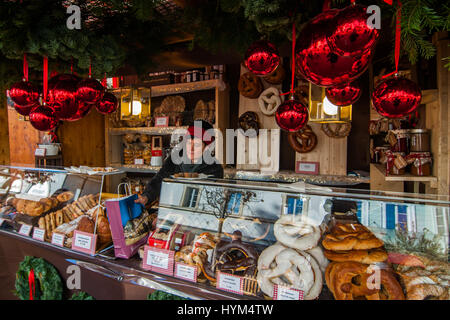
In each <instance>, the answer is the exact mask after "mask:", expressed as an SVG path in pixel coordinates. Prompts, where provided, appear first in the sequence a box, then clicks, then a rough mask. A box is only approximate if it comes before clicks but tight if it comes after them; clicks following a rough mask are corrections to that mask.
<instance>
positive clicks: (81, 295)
mask: <svg viewBox="0 0 450 320" xmlns="http://www.w3.org/2000/svg"><path fill="white" fill-rule="evenodd" d="M69 300H95V298H94V297H93V296H91V295H89V294H88V293H86V292H84V291H79V292H75V293H74V294H73V295H72V297H70V298H69Z"/></svg>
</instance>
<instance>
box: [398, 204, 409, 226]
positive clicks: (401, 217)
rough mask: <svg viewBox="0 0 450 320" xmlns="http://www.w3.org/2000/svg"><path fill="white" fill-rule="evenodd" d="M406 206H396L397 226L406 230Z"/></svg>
mask: <svg viewBox="0 0 450 320" xmlns="http://www.w3.org/2000/svg"><path fill="white" fill-rule="evenodd" d="M406 210H407V207H406V206H397V221H398V228H399V229H402V230H404V231H407V230H408V213H407V212H406Z"/></svg>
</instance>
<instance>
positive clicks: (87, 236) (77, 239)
mask: <svg viewBox="0 0 450 320" xmlns="http://www.w3.org/2000/svg"><path fill="white" fill-rule="evenodd" d="M96 242H97V235H96V234H93V233H87V232H83V231H79V230H75V231H74V232H73V240H72V249H73V250H76V251H80V252H84V253H88V254H94V253H95V245H96Z"/></svg>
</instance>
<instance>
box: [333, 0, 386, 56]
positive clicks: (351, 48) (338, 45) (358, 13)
mask: <svg viewBox="0 0 450 320" xmlns="http://www.w3.org/2000/svg"><path fill="white" fill-rule="evenodd" d="M369 16H370V15H369V14H368V13H367V7H366V6H362V5H359V4H355V2H354V1H352V4H351V5H350V6H348V7H346V8H344V9H342V10H340V11H339V12H338V14H337V15H336V16H335V17H334V19H333V21H332V23H331V26H330V28H329V30H328V32H327V43H328V45H329V46H330V48H331V50H332V51H333V52H334V53H336V54H338V55H340V56H361V55H363V54H364V53H367V52H369V53H371V51H372V50H374V47H375V44H376V42H377V40H378V37H379V36H380V31H379V30H378V29H376V28H372V27H371V26H369V25H367V19H368V18H369Z"/></svg>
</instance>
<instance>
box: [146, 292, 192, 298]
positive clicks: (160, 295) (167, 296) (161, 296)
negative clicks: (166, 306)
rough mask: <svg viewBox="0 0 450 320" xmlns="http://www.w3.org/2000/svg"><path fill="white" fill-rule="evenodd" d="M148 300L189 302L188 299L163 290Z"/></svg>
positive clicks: (153, 294) (153, 293) (150, 295)
mask: <svg viewBox="0 0 450 320" xmlns="http://www.w3.org/2000/svg"><path fill="white" fill-rule="evenodd" d="M147 300H187V299H185V298H182V297H179V296H176V295H173V294H170V293H167V292H164V291H161V290H156V291H153V292H152V293H151V294H149V295H148V296H147Z"/></svg>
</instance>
